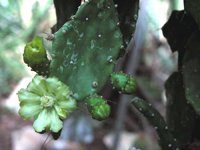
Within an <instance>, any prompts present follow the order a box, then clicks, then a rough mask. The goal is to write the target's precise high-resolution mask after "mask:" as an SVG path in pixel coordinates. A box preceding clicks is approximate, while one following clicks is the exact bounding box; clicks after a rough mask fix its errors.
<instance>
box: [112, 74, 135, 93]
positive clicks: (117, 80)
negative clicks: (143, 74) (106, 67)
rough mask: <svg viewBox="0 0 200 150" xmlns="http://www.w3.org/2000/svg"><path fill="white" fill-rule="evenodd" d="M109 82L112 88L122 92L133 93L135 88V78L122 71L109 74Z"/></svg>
mask: <svg viewBox="0 0 200 150" xmlns="http://www.w3.org/2000/svg"><path fill="white" fill-rule="evenodd" d="M110 82H111V84H112V85H113V88H114V89H117V90H119V91H120V92H122V93H123V94H133V93H134V92H135V91H136V89H137V83H136V80H135V78H133V77H132V76H130V75H127V74H125V73H122V72H114V73H112V74H111V75H110Z"/></svg>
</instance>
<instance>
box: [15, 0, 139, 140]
mask: <svg viewBox="0 0 200 150" xmlns="http://www.w3.org/2000/svg"><path fill="white" fill-rule="evenodd" d="M79 2H80V1H79ZM79 2H78V1H77V2H74V3H71V4H70V5H71V6H72V5H73V8H72V9H73V10H71V11H69V13H71V12H73V11H74V10H76V8H75V7H74V6H76V5H77V4H78V3H79ZM138 2H139V1H138V0H137V1H136V2H135V3H133V4H134V6H132V7H134V8H135V9H134V11H131V10H132V9H131V7H130V8H129V9H128V11H127V13H126V16H129V17H130V18H131V20H130V21H131V23H130V24H129V25H126V26H130V28H129V29H128V30H127V31H124V30H125V29H126V27H124V26H123V27H122V26H120V22H122V25H123V24H125V22H124V20H123V18H126V17H125V16H124V15H122V14H123V13H121V12H119V14H121V17H120V18H121V19H120V20H118V17H117V16H116V11H117V9H116V8H117V6H116V5H115V4H114V2H113V0H89V1H87V2H85V3H84V4H83V5H81V6H79V7H78V8H77V9H78V10H77V12H76V13H75V15H72V16H71V17H70V19H69V13H67V16H66V18H65V19H67V20H66V21H67V22H66V23H64V24H63V26H62V27H60V28H59V29H57V28H58V27H59V26H60V23H59V24H57V25H56V26H54V27H53V28H52V31H57V32H55V33H54V34H47V36H46V39H47V40H50V41H52V49H53V51H52V54H51V59H50V60H49V59H48V58H47V56H46V50H45V48H44V47H43V45H42V40H43V39H42V37H36V38H34V39H33V41H32V42H31V43H28V44H27V45H26V47H25V51H24V55H23V56H24V62H25V63H26V64H27V65H28V66H30V67H32V70H33V71H35V72H37V73H38V74H39V75H42V76H43V77H42V76H36V77H35V78H34V79H33V81H32V82H31V83H30V85H29V86H28V88H27V90H20V91H19V93H18V96H19V100H20V101H21V103H23V98H24V97H23V96H24V95H27V91H29V88H31V90H32V92H35V94H38V93H39V96H37V97H35V99H34V98H31V99H30V101H31V102H30V103H34V102H37V105H38V106H40V105H41V108H40V107H38V106H36V107H34V106H30V105H29V104H27V106H26V107H25V108H23V107H22V108H20V111H19V114H20V115H21V116H22V117H23V118H24V119H28V118H31V117H34V118H35V122H34V125H33V126H34V128H35V130H36V132H40V133H41V132H42V133H43V132H45V131H52V132H53V133H52V135H53V137H54V139H57V138H58V137H59V135H60V132H61V130H62V120H63V119H65V118H67V114H68V112H71V111H72V110H74V108H75V104H76V103H75V102H74V101H75V100H76V102H79V101H83V100H84V99H86V97H88V98H87V99H86V104H87V109H88V111H89V113H90V114H91V116H92V118H93V119H96V120H98V121H102V120H105V119H107V118H108V117H109V115H110V111H111V110H110V106H109V105H108V104H107V101H105V100H103V99H102V98H101V96H98V95H97V94H94V93H98V92H100V91H101V90H102V88H103V87H104V85H105V83H106V81H107V79H108V77H109V75H111V74H112V73H113V71H114V68H115V64H116V61H117V59H118V57H119V53H120V50H124V48H125V47H124V45H123V40H127V38H128V41H130V39H131V34H133V33H134V31H135V27H134V28H133V24H132V23H133V22H132V21H133V18H134V24H135V23H136V20H137V18H135V16H136V15H137V11H138ZM66 3H70V0H68V1H66ZM56 5H58V3H56ZM121 5H122V4H120V3H119V7H121ZM91 10H92V13H91ZM121 10H122V8H120V11H121ZM124 10H125V9H124ZM57 11H58V10H57ZM58 16H59V13H58ZM62 17H63V16H62ZM134 26H135V25H134ZM120 29H121V30H120ZM122 30H123V31H122ZM121 31H122V32H121ZM129 31H131V32H129ZM123 34H124V35H125V36H124V37H126V38H124V37H123ZM30 45H31V47H30ZM44 58H45V59H44ZM47 62H48V63H47ZM102 70H103V71H102ZM123 76H126V77H127V83H126V85H122V86H123V87H122V88H124V90H122V89H121V88H120V89H118V90H120V91H121V90H122V92H123V93H127V94H132V93H133V92H134V91H135V90H136V83H135V79H134V78H133V77H132V76H129V75H126V74H123ZM56 81H57V82H56ZM50 82H52V84H50ZM33 84H37V85H38V86H39V87H38V89H37V88H36V87H35V86H32V85H33ZM61 87H63V88H65V90H66V91H64V89H62V88H61ZM58 88H60V89H58ZM54 90H55V91H54ZM30 96H31V95H30ZM45 96H46V97H45ZM43 97H44V98H43ZM57 98H58V100H57ZM43 99H44V100H43ZM54 99H56V100H55V102H54V101H53V102H52V103H49V102H50V101H52V100H54ZM59 99H60V100H59ZM64 99H65V100H64ZM39 102H40V103H41V104H39ZM46 105H50V106H46ZM72 105H73V107H72ZM21 106H22V104H21ZM42 106H44V107H45V108H43V107H42ZM30 107H33V108H30ZM46 107H47V108H46ZM26 108H27V109H28V108H30V110H31V111H32V110H37V111H36V112H35V113H34V114H29V112H31V111H27V110H25V109H26ZM43 109H44V110H43ZM49 109H50V110H51V111H49ZM39 112H40V113H39ZM50 112H51V113H50ZM48 114H49V115H50V117H48ZM56 115H57V120H56V119H54V120H51V118H52V116H56ZM41 118H43V121H41ZM47 118H48V119H47ZM59 118H60V119H59ZM38 120H39V121H38ZM45 120H47V121H46V124H45ZM50 122H51V123H52V126H51V125H50V124H49V123H50ZM55 124H59V126H57V128H56V129H54V128H52V127H54V125H55Z"/></svg>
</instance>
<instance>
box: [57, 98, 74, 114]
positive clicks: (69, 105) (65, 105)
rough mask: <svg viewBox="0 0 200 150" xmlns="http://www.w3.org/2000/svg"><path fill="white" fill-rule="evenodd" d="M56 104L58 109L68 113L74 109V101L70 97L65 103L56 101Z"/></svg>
mask: <svg viewBox="0 0 200 150" xmlns="http://www.w3.org/2000/svg"><path fill="white" fill-rule="evenodd" d="M57 104H58V106H59V107H60V108H63V109H65V110H67V111H68V112H72V111H73V110H74V109H75V108H76V101H75V100H74V99H73V98H71V97H69V98H68V100H65V101H58V102H57Z"/></svg>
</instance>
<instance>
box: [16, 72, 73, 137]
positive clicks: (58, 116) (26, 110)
mask: <svg viewBox="0 0 200 150" xmlns="http://www.w3.org/2000/svg"><path fill="white" fill-rule="evenodd" d="M17 95H18V97H19V101H20V109H19V115H20V116H21V117H22V118H23V119H24V120H26V119H29V118H32V117H34V120H35V121H34V123H33V128H34V129H35V131H36V132H43V131H44V130H45V131H52V132H54V133H56V132H59V130H61V128H62V127H63V122H62V120H63V119H66V118H67V117H68V113H69V112H72V111H73V110H74V109H75V108H76V101H75V100H74V99H73V98H72V97H70V91H69V88H68V86H66V85H65V84H63V83H62V82H60V81H59V80H58V79H57V78H55V77H53V78H47V79H45V78H44V77H42V76H38V75H36V76H35V77H34V78H33V80H32V82H30V83H29V85H28V86H27V88H26V89H21V90H20V91H19V92H18V93H17Z"/></svg>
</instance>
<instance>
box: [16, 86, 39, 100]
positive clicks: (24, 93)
mask: <svg viewBox="0 0 200 150" xmlns="http://www.w3.org/2000/svg"><path fill="white" fill-rule="evenodd" d="M17 95H18V97H19V101H20V102H24V103H32V104H33V103H38V102H39V101H40V98H41V97H40V96H38V95H36V94H34V93H31V92H29V91H28V90H26V89H21V90H20V91H19V92H18V93H17Z"/></svg>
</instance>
